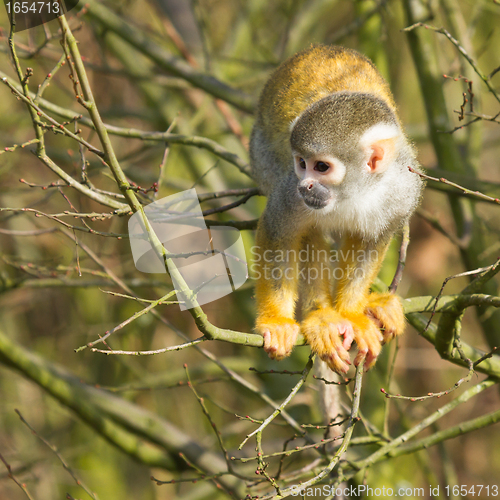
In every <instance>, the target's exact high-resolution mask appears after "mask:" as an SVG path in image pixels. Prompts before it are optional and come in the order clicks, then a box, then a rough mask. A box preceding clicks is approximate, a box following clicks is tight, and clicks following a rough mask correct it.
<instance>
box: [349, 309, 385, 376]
mask: <svg viewBox="0 0 500 500" xmlns="http://www.w3.org/2000/svg"><path fill="white" fill-rule="evenodd" d="M344 316H345V317H346V318H347V319H349V321H350V322H351V323H352V325H353V329H354V341H355V342H356V346H357V347H358V354H356V358H355V359H354V364H355V365H356V366H358V365H359V363H361V361H363V360H365V364H364V368H365V370H368V369H370V368H371V367H372V366H373V365H374V364H375V361H376V360H377V357H378V355H379V354H380V350H381V349H382V343H383V341H384V338H383V336H382V334H381V333H380V330H379V329H378V328H377V325H375V323H374V322H373V321H372V320H371V319H369V318H368V317H367V316H365V315H364V314H357V313H356V314H352V315H351V314H349V313H344Z"/></svg>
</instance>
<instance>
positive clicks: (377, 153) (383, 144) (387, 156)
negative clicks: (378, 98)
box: [359, 123, 401, 174]
mask: <svg viewBox="0 0 500 500" xmlns="http://www.w3.org/2000/svg"><path fill="white" fill-rule="evenodd" d="M400 137H401V132H400V130H399V127H397V126H396V125H389V124H386V123H379V124H378V125H375V126H373V127H371V128H369V129H368V130H367V131H366V132H365V133H364V134H363V135H362V136H361V139H360V141H359V143H360V145H361V148H362V149H363V152H364V153H365V156H364V160H363V165H366V168H367V169H368V171H369V172H372V173H377V174H380V173H382V172H384V171H385V170H387V167H388V166H389V165H390V164H391V163H392V162H393V161H394V159H395V158H396V154H397V150H398V143H399V140H400Z"/></svg>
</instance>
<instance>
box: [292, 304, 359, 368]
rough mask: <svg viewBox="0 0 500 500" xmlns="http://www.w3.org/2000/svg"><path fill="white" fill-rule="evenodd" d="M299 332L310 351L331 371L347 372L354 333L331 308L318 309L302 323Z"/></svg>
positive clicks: (345, 321) (349, 324) (350, 326)
mask: <svg viewBox="0 0 500 500" xmlns="http://www.w3.org/2000/svg"><path fill="white" fill-rule="evenodd" d="M300 331H301V332H302V334H303V335H304V337H305V338H306V340H307V343H308V344H309V345H310V346H311V350H312V351H313V352H315V353H316V354H317V355H318V356H319V357H320V358H321V359H322V360H323V361H324V362H325V363H326V364H327V365H328V366H329V367H330V368H331V369H332V370H333V371H335V372H337V373H346V372H347V370H349V365H350V364H351V361H350V359H349V352H348V351H349V349H350V347H351V344H352V341H353V340H354V332H353V328H352V325H351V323H350V322H349V321H348V320H347V319H346V318H344V317H343V316H341V315H340V314H339V313H338V312H337V311H335V310H334V309H333V308H324V309H319V310H317V311H314V312H311V313H310V314H309V315H308V316H307V317H306V318H305V319H304V321H302V323H301V325H300ZM342 336H343V337H344V339H343V340H342V338H341V337H342Z"/></svg>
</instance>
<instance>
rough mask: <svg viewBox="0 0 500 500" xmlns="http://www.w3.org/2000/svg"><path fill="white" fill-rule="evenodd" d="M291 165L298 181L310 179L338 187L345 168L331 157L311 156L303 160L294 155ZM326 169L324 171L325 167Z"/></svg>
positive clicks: (342, 178)
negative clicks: (292, 164)
mask: <svg viewBox="0 0 500 500" xmlns="http://www.w3.org/2000/svg"><path fill="white" fill-rule="evenodd" d="M293 163H294V168H295V173H296V174H297V177H298V178H299V179H300V180H304V179H311V180H315V181H318V182H321V184H323V185H325V186H328V185H331V186H337V185H339V184H340V183H341V182H342V181H343V180H344V177H345V173H346V166H345V165H344V164H343V163H342V162H341V161H340V160H339V159H338V158H333V157H331V156H325V155H320V156H312V157H310V158H303V157H301V156H300V155H299V154H296V153H294V155H293ZM326 166H327V167H328V168H327V169H326V170H325V167H326Z"/></svg>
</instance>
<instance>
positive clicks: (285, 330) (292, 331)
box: [255, 316, 299, 361]
mask: <svg viewBox="0 0 500 500" xmlns="http://www.w3.org/2000/svg"><path fill="white" fill-rule="evenodd" d="M255 331H256V332H257V333H258V334H260V335H262V337H264V351H266V352H267V354H268V355H269V357H270V358H271V359H276V360H278V361H279V360H280V359H283V358H286V357H287V356H289V355H290V353H291V352H292V349H293V346H294V345H295V341H296V340H297V335H298V334H299V325H298V324H297V322H296V321H294V320H293V319H290V318H282V317H279V316H259V318H257V322H256V326H255Z"/></svg>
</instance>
